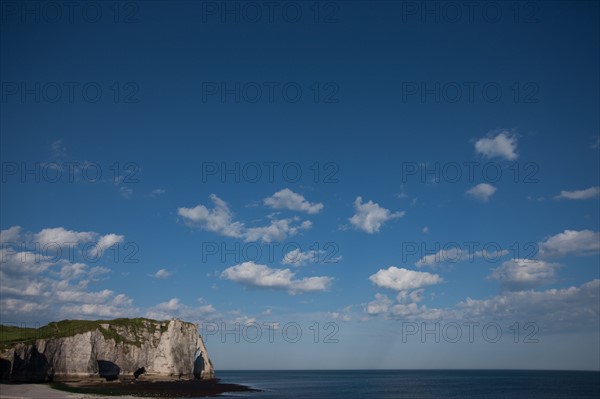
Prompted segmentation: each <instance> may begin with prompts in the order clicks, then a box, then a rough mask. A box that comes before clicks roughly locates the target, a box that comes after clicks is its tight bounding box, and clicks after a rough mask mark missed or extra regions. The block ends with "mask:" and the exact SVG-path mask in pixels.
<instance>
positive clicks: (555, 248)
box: [539, 230, 600, 258]
mask: <svg viewBox="0 0 600 399" xmlns="http://www.w3.org/2000/svg"><path fill="white" fill-rule="evenodd" d="M598 251H600V233H598V232H597V231H596V232H594V231H591V230H581V231H576V230H565V231H564V232H562V233H559V234H556V235H553V236H551V237H549V238H548V239H546V240H545V241H543V242H541V243H539V255H540V257H543V258H548V257H561V256H566V255H570V254H574V255H580V256H583V255H590V254H595V253H597V252H598Z"/></svg>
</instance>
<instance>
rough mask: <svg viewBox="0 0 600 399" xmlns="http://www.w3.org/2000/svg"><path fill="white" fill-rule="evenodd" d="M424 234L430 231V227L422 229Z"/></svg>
mask: <svg viewBox="0 0 600 399" xmlns="http://www.w3.org/2000/svg"><path fill="white" fill-rule="evenodd" d="M421 231H422V232H423V233H424V234H427V233H429V227H427V226H425V227H423V230H421Z"/></svg>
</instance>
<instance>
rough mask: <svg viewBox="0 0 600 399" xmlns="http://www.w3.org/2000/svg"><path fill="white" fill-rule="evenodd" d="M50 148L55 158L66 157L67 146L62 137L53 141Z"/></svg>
mask: <svg viewBox="0 0 600 399" xmlns="http://www.w3.org/2000/svg"><path fill="white" fill-rule="evenodd" d="M50 148H51V150H52V157H53V158H64V157H66V156H67V146H66V145H65V144H64V142H63V140H62V139H60V140H55V141H53V142H52V144H51V146H50Z"/></svg>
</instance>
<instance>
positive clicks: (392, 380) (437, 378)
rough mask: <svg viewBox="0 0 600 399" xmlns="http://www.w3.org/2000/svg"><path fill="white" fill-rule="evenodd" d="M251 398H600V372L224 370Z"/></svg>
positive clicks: (225, 379) (223, 375) (225, 376)
mask: <svg viewBox="0 0 600 399" xmlns="http://www.w3.org/2000/svg"><path fill="white" fill-rule="evenodd" d="M217 374H218V377H219V378H221V380H222V381H223V382H231V383H237V384H244V385H248V386H251V387H254V388H258V389H261V390H263V392H256V393H243V394H235V395H227V396H235V397H240V396H241V397H245V398H317V399H318V398H323V399H325V398H346V399H347V398H357V399H358V398H360V399H369V398H378V399H386V398H406V399H413V398H486V399H487V398H544V399H548V398H595V399H597V398H600V372H594V371H590V372H588V371H525V370H519V371H515V370H363V371H358V370H352V371H348V370H339V371H218V372H217Z"/></svg>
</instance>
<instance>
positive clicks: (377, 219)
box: [349, 197, 405, 234]
mask: <svg viewBox="0 0 600 399" xmlns="http://www.w3.org/2000/svg"><path fill="white" fill-rule="evenodd" d="M354 209H355V211H356V213H355V214H354V216H352V217H351V218H350V219H349V220H350V223H351V224H352V226H354V228H355V229H358V230H362V231H365V232H367V233H369V234H373V233H377V232H378V231H379V229H380V228H381V226H383V224H384V223H385V222H387V221H388V220H391V219H397V218H401V217H402V216H404V215H405V212H391V211H390V210H389V209H386V208H383V207H381V206H379V204H377V203H374V202H373V201H369V202H367V203H364V204H363V203H362V197H356V200H355V201H354Z"/></svg>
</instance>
